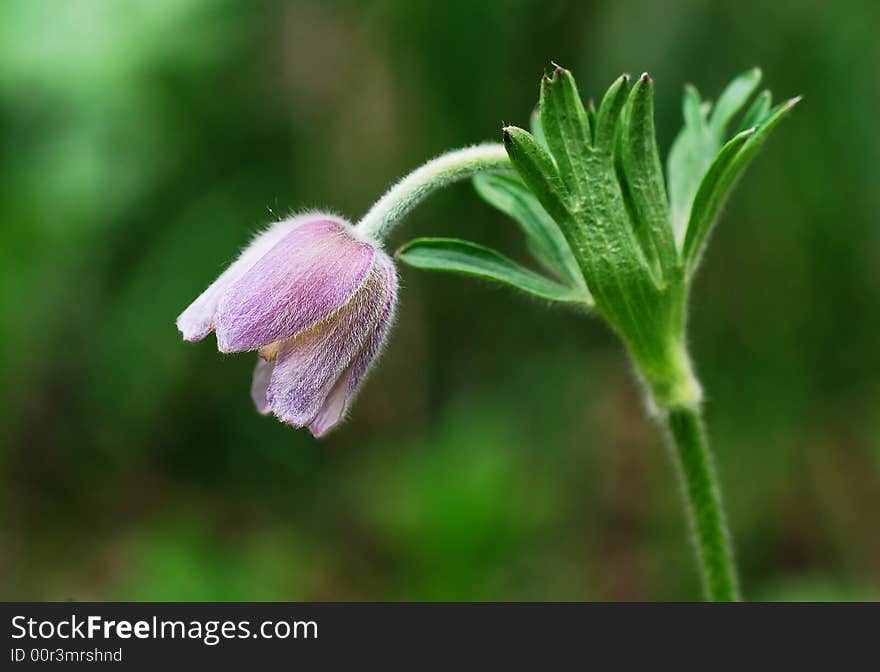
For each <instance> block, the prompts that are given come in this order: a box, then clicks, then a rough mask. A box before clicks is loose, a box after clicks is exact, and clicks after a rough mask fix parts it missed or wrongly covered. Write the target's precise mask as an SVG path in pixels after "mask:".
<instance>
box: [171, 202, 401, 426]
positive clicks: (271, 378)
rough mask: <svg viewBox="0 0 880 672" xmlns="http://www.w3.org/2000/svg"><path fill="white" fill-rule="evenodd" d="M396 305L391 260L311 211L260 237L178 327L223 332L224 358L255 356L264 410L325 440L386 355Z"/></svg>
mask: <svg viewBox="0 0 880 672" xmlns="http://www.w3.org/2000/svg"><path fill="white" fill-rule="evenodd" d="M396 299H397V275H396V270H395V268H394V263H393V262H392V260H391V258H390V257H389V256H388V255H387V254H386V253H385V252H384V251H383V250H382V249H381V248H380V247H378V245H377V244H376V243H375V242H373V241H371V240H366V239H364V238H362V237H359V236H358V234H357V233H356V231H355V230H354V228H353V227H352V226H351V225H350V224H349V223H348V222H346V221H344V220H342V219H340V218H338V217H334V216H332V215H326V214H321V213H311V214H307V215H302V216H298V217H293V218H291V219H287V220H284V221H281V222H278V223H276V224H274V225H272V226H271V227H270V228H269V229H267V230H266V231H265V232H263V233H262V234H260V235H258V236H257V237H256V238H254V240H253V241H252V242H251V244H250V245H249V246H248V247H247V248H245V249H244V251H243V252H242V253H241V255H240V256H239V257H238V259H236V261H235V262H233V263H232V264H231V265H230V266H229V268H227V269H226V270H225V271H224V272H223V273H222V274H221V275H220V277H218V278H217V279H216V280H215V281H214V283H213V284H212V285H211V286H210V287H208V289H206V290H205V291H204V292H203V293H202V294H201V295H200V296H199V297H198V298H197V299H196V300H195V301H193V303H192V304H191V305H190V306H189V307H188V308H187V309H186V310H185V311H183V313H181V315H180V317H178V318H177V327H178V329H180V332H181V333H182V334H183V338H184V339H185V340H187V341H200V340H202V339H203V338H205V336H207V335H208V334H209V333H211V331H214V332H216V334H217V347H218V349H219V350H220V352H243V351H246V350H256V351H257V352H258V353H259V357H260V359H259V361H258V362H257V367H256V369H255V370H254V377H253V383H252V386H251V396H252V397H253V400H254V403H255V404H256V406H257V410H258V411H259V412H260V413H264V414H266V413H270V412H271V413H274V414H275V415H276V416H277V417H278V418H280V419H281V420H282V421H284V422H286V423H288V424H290V425H293V426H294V427H308V428H309V430H310V431H311V432H312V434H314V435H315V436H321V435H323V434H325V433H326V432H327V431H329V430H330V429H332V428H333V427H334V426H335V425H336V424H337V423H338V422H339V421H340V420H341V419H342V416H343V414H344V413H345V410H346V407H347V406H348V403H349V402H350V400H351V398H352V397H353V395H354V394H355V392H356V391H357V388H358V386H359V384H360V383H361V381H362V380H363V378H364V376H365V375H366V373H367V371H368V369H369V367H370V365H371V364H372V362H373V360H374V359H375V358H376V356H377V355H378V354H379V351H380V350H381V348H382V345H383V343H384V341H385V337H386V336H387V334H388V331H389V327H390V326H391V322H392V320H393V317H394V308H395V303H396Z"/></svg>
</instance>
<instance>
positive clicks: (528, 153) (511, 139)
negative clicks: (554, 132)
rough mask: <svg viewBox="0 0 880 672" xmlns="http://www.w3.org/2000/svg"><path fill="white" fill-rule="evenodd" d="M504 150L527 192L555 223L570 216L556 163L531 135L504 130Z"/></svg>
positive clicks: (507, 128) (514, 128) (566, 193)
mask: <svg viewBox="0 0 880 672" xmlns="http://www.w3.org/2000/svg"><path fill="white" fill-rule="evenodd" d="M504 148H505V149H506V150H507V155H508V156H509V157H510V162H511V163H512V164H513V167H514V168H516V171H517V172H518V173H519V176H520V177H521V178H522V180H523V182H525V184H526V186H527V187H528V188H529V190H530V191H531V192H532V193H533V194H534V195H535V196H536V197H537V199H538V201H540V203H541V205H543V206H544V209H545V210H546V211H547V212H548V213H549V214H550V216H551V217H553V219H555V220H556V221H557V222H561V221H564V220H565V219H567V218H568V217H569V212H568V207H569V195H568V192H567V191H566V189H565V187H564V186H563V184H562V180H560V179H559V173H558V172H557V170H556V164H554V163H553V159H552V158H551V157H550V154H548V153H547V150H546V149H544V148H543V147H542V146H541V144H540V143H539V142H538V141H537V140H536V139H535V137H534V136H533V135H531V134H530V133H528V132H527V131H524V130H523V129H521V128H518V127H516V126H507V127H505V128H504Z"/></svg>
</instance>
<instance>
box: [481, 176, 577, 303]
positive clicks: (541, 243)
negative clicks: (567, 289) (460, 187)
mask: <svg viewBox="0 0 880 672" xmlns="http://www.w3.org/2000/svg"><path fill="white" fill-rule="evenodd" d="M473 182H474V188H475V189H476V191H477V193H478V194H479V195H480V196H481V197H482V198H483V200H485V201H486V202H487V203H489V204H490V205H492V206H494V207H496V208H497V209H498V210H500V211H501V212H503V213H505V214H506V215H508V216H509V217H511V218H512V219H514V220H515V221H516V222H517V223H519V225H520V227H521V228H522V230H523V232H524V233H525V234H526V239H527V242H528V244H529V250H530V251H531V252H532V254H534V256H535V258H536V259H537V260H538V261H539V262H541V264H542V265H543V266H544V267H545V268H547V270H549V271H551V272H552V273H554V274H556V275H557V276H559V277H560V278H561V279H563V280H564V281H565V282H566V283H567V284H570V285H572V286H576V285H578V284H580V285H583V282H584V280H583V276H582V275H581V272H580V270H579V269H578V266H577V261H575V259H574V256H573V255H572V253H571V249H570V248H569V246H568V243H567V242H566V240H565V236H563V235H562V232H561V231H560V230H559V226H558V225H557V224H556V222H555V221H553V218H552V217H551V216H550V215H549V214H547V211H546V210H545V209H544V207H543V206H542V205H541V204H540V203H539V202H538V199H537V198H535V196H534V195H533V194H532V192H530V191H529V190H528V188H527V187H526V186H525V185H524V184H523V182H522V180H521V179H519V178H518V177H515V176H513V175H502V174H490V173H483V174H481V175H477V176H476V177H475V178H474V179H473Z"/></svg>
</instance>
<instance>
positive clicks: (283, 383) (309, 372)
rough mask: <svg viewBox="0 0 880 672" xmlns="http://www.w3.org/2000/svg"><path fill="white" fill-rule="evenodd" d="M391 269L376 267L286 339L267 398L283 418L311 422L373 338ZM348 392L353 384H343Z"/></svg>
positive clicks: (293, 422) (299, 424) (301, 424)
mask: <svg viewBox="0 0 880 672" xmlns="http://www.w3.org/2000/svg"><path fill="white" fill-rule="evenodd" d="M387 291H388V289H387V274H386V272H385V269H384V267H383V266H382V265H381V264H375V265H373V266H372V267H371V269H370V273H369V276H368V278H367V280H366V282H365V283H364V285H363V287H361V289H360V290H359V291H358V292H357V293H356V294H355V295H354V297H353V298H352V300H351V301H350V302H349V303H348V304H347V305H346V306H345V307H344V308H343V309H341V310H339V311H338V312H337V313H335V314H334V315H332V316H331V317H330V318H329V319H327V320H325V321H324V322H322V323H321V324H318V325H316V326H315V327H314V328H312V329H309V330H308V331H306V332H305V333H302V334H299V335H297V336H294V337H292V338H289V339H287V340H285V341H282V342H281V344H280V346H279V349H278V355H277V359H276V363H275V371H274V372H273V373H272V380H271V382H270V383H269V389H268V391H267V393H266V398H267V399H268V401H269V406H270V407H271V408H272V411H273V412H274V413H275V415H277V416H278V417H279V418H280V419H281V420H283V421H284V422H287V423H289V424H291V425H294V426H296V427H305V426H306V425H308V424H310V423H311V422H312V421H313V420H315V418H316V417H317V416H318V414H319V413H320V412H321V409H322V407H323V406H324V404H325V401H326V400H327V399H328V397H329V396H330V393H331V391H332V390H333V388H334V386H335V385H336V383H337V382H339V380H340V378H343V377H344V374H345V372H346V370H347V369H348V368H349V365H350V364H351V363H352V361H353V360H354V359H355V357H356V356H357V355H358V353H359V352H361V350H363V348H364V347H365V346H366V345H367V344H368V343H369V342H370V340H371V338H372V336H373V332H374V331H375V329H376V326H377V323H378V322H379V319H380V317H381V313H382V308H383V306H384V304H385V300H386V297H387ZM343 389H344V391H346V392H347V387H346V388H343Z"/></svg>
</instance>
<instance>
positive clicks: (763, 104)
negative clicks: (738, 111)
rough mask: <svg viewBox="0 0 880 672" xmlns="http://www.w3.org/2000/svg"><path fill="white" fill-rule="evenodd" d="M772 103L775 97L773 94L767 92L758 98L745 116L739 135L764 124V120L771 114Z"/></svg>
mask: <svg viewBox="0 0 880 672" xmlns="http://www.w3.org/2000/svg"><path fill="white" fill-rule="evenodd" d="M772 102H773V96H772V95H771V93H770V92H769V91H767V90H764V91H762V92H761V93H760V94H759V95H758V97H757V98H755V101H754V102H753V103H752V104H751V106H750V107H749V109H748V111H746V113H745V115H744V116H743V120H742V122H741V123H740V125H739V130H737V133H739V132H740V131H744V130H746V129H747V128H751V127H752V126H758V125H759V124H761V123H763V121H764V119H765V118H766V117H767V116H768V115H769V114H770V106H771V104H772Z"/></svg>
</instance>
